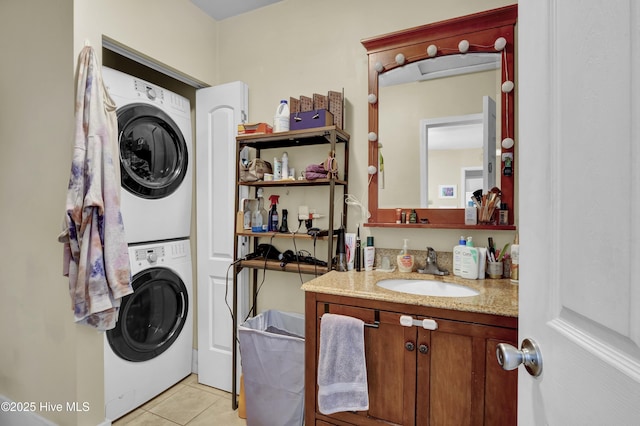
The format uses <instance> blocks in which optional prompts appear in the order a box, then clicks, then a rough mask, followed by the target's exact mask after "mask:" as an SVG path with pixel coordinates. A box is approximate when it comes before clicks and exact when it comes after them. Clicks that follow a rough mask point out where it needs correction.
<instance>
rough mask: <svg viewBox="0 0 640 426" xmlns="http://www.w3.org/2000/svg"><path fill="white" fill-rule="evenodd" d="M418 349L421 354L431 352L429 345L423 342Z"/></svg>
mask: <svg viewBox="0 0 640 426" xmlns="http://www.w3.org/2000/svg"><path fill="white" fill-rule="evenodd" d="M418 350H419V351H420V353H421V354H426V353H427V352H429V346H427V345H425V344H422V345H420V346H418Z"/></svg>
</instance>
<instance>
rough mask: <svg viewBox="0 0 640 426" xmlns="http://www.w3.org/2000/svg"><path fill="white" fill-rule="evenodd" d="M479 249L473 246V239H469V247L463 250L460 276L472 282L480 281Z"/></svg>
mask: <svg viewBox="0 0 640 426" xmlns="http://www.w3.org/2000/svg"><path fill="white" fill-rule="evenodd" d="M478 257H479V253H478V249H477V248H475V247H474V246H473V238H472V237H469V238H467V245H466V246H465V247H464V248H463V249H462V262H461V265H460V276H461V277H462V278H467V279H470V280H477V279H478V270H479V268H478V262H479V259H478Z"/></svg>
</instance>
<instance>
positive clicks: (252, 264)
mask: <svg viewBox="0 0 640 426" xmlns="http://www.w3.org/2000/svg"><path fill="white" fill-rule="evenodd" d="M280 265H281V263H280V261H277V260H267V261H266V262H265V260H264V259H251V260H243V261H241V262H240V263H239V265H238V267H239V268H240V269H242V268H252V269H267V270H269V271H283V272H300V273H302V274H311V275H316V274H317V275H322V274H326V273H327V272H329V268H328V267H327V266H320V265H317V266H316V265H311V264H308V263H287V264H285V265H284V267H283V266H280Z"/></svg>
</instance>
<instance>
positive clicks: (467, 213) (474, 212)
mask: <svg viewBox="0 0 640 426" xmlns="http://www.w3.org/2000/svg"><path fill="white" fill-rule="evenodd" d="M464 224H465V225H477V224H478V209H476V206H474V205H473V201H469V204H468V205H467V207H466V208H465V209H464Z"/></svg>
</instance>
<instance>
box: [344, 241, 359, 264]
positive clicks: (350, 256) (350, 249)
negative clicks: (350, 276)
mask: <svg viewBox="0 0 640 426" xmlns="http://www.w3.org/2000/svg"><path fill="white" fill-rule="evenodd" d="M344 248H345V251H346V255H347V271H353V269H354V267H355V256H356V234H355V233H353V232H347V233H345V234H344Z"/></svg>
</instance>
